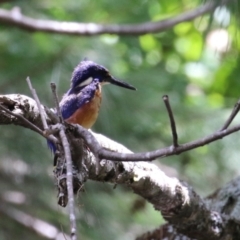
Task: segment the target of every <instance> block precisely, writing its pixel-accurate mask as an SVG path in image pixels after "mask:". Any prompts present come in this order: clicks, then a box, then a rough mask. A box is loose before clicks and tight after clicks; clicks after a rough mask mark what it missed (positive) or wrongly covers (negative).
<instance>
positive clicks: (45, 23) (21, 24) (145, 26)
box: [0, 0, 232, 36]
mask: <svg viewBox="0 0 240 240" xmlns="http://www.w3.org/2000/svg"><path fill="white" fill-rule="evenodd" d="M231 1H232V0H222V1H207V2H206V4H204V5H202V6H200V7H198V8H195V9H193V10H190V11H187V12H185V13H182V14H179V15H177V16H175V17H170V18H167V19H165V20H161V21H158V22H147V23H142V24H128V25H123V24H122V25H117V24H113V25H102V24H96V23H77V22H58V21H52V20H38V19H34V18H30V17H27V16H24V15H22V13H21V11H20V9H19V8H14V9H12V10H11V11H8V10H4V9H0V22H2V23H7V24H10V25H12V26H16V27H18V28H21V29H24V30H28V31H42V32H50V33H59V34H68V35H84V36H86V35H88V36H89V35H100V34H105V33H109V34H118V35H142V34H146V33H156V32H161V31H164V30H166V29H170V28H172V27H173V26H174V25H176V24H178V23H181V22H186V21H190V20H192V19H194V18H197V17H199V16H202V15H203V14H206V13H208V12H212V11H213V10H214V9H215V8H216V7H218V6H221V5H225V4H227V3H229V2H231Z"/></svg>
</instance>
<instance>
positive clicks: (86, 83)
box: [77, 77, 93, 87]
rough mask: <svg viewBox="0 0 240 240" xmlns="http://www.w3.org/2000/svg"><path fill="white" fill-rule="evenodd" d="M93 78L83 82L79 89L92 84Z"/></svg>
mask: <svg viewBox="0 0 240 240" xmlns="http://www.w3.org/2000/svg"><path fill="white" fill-rule="evenodd" d="M92 80H93V78H92V77H89V78H87V79H86V80H84V81H82V82H81V83H80V84H79V85H78V86H77V87H83V86H86V85H88V84H90V83H91V82H92Z"/></svg>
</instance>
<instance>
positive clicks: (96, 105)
mask: <svg viewBox="0 0 240 240" xmlns="http://www.w3.org/2000/svg"><path fill="white" fill-rule="evenodd" d="M101 101H102V97H101V89H98V90H97V91H96V92H95V95H94V97H93V98H92V99H91V100H90V101H89V102H87V103H85V104H84V105H83V106H81V108H79V109H78V110H77V111H75V112H74V114H73V115H72V116H71V117H69V118H68V119H66V121H67V122H68V123H77V124H79V125H81V126H83V127H85V128H87V129H88V128H91V127H92V126H93V124H94V123H95V121H96V120H97V117H98V112H99V109H100V105H101Z"/></svg>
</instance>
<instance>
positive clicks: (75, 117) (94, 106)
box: [49, 60, 136, 152]
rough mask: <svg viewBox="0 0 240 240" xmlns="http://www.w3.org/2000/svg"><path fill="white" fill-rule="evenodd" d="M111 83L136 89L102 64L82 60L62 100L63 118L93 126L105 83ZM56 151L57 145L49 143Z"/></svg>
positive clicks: (67, 120) (82, 124)
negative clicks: (113, 74)
mask: <svg viewBox="0 0 240 240" xmlns="http://www.w3.org/2000/svg"><path fill="white" fill-rule="evenodd" d="M107 83H111V84H114V85H117V86H120V87H124V88H128V89H131V90H136V88H134V87H133V86H132V85H130V84H128V83H125V82H123V81H120V80H117V79H116V78H114V77H113V76H111V75H110V73H109V71H108V70H107V69H106V68H104V67H103V66H101V65H98V64H97V63H94V62H92V61H89V60H84V61H81V62H80V63H79V64H78V65H77V67H76V68H75V69H74V71H73V73H72V78H71V85H70V89H69V90H68V91H67V93H66V94H65V95H64V96H63V98H62V100H61V101H60V104H59V105H60V110H61V113H62V116H63V119H64V120H65V121H66V122H68V123H74V124H79V125H81V126H83V127H84V128H87V129H89V128H91V127H92V126H93V124H94V123H95V121H96V120H97V117H98V113H99V109H100V105H101V100H102V94H101V88H102V86H103V85H105V84H107ZM49 146H50V148H51V149H52V150H53V151H54V152H55V150H56V147H55V146H52V144H51V143H50V144H49Z"/></svg>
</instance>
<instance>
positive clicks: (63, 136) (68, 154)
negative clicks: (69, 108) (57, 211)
mask: <svg viewBox="0 0 240 240" xmlns="http://www.w3.org/2000/svg"><path fill="white" fill-rule="evenodd" d="M59 133H60V137H61V140H62V144H63V149H64V153H65V158H66V166H67V190H68V202H69V217H70V224H71V238H72V240H76V239H77V233H76V232H77V227H76V215H75V211H74V207H75V205H74V194H73V173H72V167H73V166H72V157H71V152H70V146H69V143H68V140H67V137H66V134H65V132H64V127H63V126H62V125H61V127H60V132H59Z"/></svg>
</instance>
